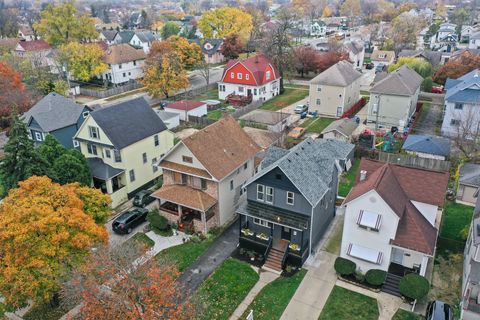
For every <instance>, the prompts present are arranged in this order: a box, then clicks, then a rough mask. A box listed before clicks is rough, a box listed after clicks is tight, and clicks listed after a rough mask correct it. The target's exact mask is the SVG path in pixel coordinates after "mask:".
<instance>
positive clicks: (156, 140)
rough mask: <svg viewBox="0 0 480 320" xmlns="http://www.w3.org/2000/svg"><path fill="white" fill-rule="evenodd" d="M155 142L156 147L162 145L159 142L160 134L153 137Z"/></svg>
mask: <svg viewBox="0 0 480 320" xmlns="http://www.w3.org/2000/svg"><path fill="white" fill-rule="evenodd" d="M153 142H154V144H155V147H157V146H158V145H159V144H160V140H158V134H156V135H154V136H153Z"/></svg>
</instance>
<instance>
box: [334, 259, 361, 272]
mask: <svg viewBox="0 0 480 320" xmlns="http://www.w3.org/2000/svg"><path fill="white" fill-rule="evenodd" d="M334 267H335V271H336V272H337V273H339V274H340V275H342V276H349V275H352V274H354V273H355V270H356V269H357V265H356V264H355V262H353V261H351V260H348V259H345V258H342V257H338V258H337V259H336V260H335V266H334Z"/></svg>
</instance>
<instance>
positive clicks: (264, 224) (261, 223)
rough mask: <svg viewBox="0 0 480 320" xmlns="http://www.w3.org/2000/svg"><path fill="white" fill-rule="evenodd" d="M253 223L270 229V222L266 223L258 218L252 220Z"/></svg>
mask: <svg viewBox="0 0 480 320" xmlns="http://www.w3.org/2000/svg"><path fill="white" fill-rule="evenodd" d="M253 223H255V224H258V225H260V226H263V227H267V228H270V227H271V226H272V223H271V222H268V221H266V220H263V219H259V218H253Z"/></svg>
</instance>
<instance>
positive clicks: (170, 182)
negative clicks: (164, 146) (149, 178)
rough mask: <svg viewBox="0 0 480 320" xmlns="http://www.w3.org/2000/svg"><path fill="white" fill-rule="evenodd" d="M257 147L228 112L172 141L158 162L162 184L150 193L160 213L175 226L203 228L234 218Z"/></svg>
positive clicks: (180, 227) (200, 230) (202, 230)
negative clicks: (171, 147)
mask: <svg viewBox="0 0 480 320" xmlns="http://www.w3.org/2000/svg"><path fill="white" fill-rule="evenodd" d="M259 151H260V147H259V146H258V145H257V144H256V143H255V142H254V141H253V140H252V139H251V138H250V136H248V134H247V133H246V132H245V131H243V129H242V127H241V126H240V125H239V124H238V123H237V121H236V120H235V119H234V118H232V117H231V116H226V117H224V118H222V119H220V120H219V121H217V122H215V123H213V124H211V125H209V126H208V127H205V128H203V129H202V130H200V131H198V132H196V133H194V134H193V135H191V136H189V137H187V138H185V139H183V140H182V141H180V142H179V143H177V144H176V145H175V147H174V148H173V149H171V150H170V151H169V152H168V153H167V154H166V155H165V156H164V157H162V159H161V160H160V162H159V164H158V166H159V167H160V168H161V169H162V170H163V186H162V187H161V188H160V189H159V190H157V191H155V192H154V193H153V194H152V196H153V197H154V198H157V199H159V204H160V207H159V209H160V214H161V215H162V216H164V217H166V218H167V219H168V220H169V221H170V223H171V224H176V225H178V228H179V229H180V230H193V231H197V232H204V233H206V232H208V231H209V230H210V229H211V228H213V227H216V226H223V225H225V224H228V223H230V222H231V221H233V220H234V219H235V217H236V216H235V209H236V208H237V207H238V206H239V205H240V203H242V202H243V201H244V200H245V194H244V189H243V186H244V184H245V182H246V181H247V180H249V179H250V178H251V177H252V176H253V175H254V173H255V155H256V154H257V152H259Z"/></svg>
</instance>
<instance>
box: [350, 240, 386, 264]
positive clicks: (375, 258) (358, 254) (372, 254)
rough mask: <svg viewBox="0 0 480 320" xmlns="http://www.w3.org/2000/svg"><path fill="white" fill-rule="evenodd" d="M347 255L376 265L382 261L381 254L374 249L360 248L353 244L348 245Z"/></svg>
mask: <svg viewBox="0 0 480 320" xmlns="http://www.w3.org/2000/svg"><path fill="white" fill-rule="evenodd" d="M347 254H348V255H349V256H352V257H354V258H358V259H362V260H365V261H368V262H372V263H376V264H381V263H382V259H383V253H382V252H380V251H377V250H375V249H370V248H366V247H362V246H359V245H357V244H353V243H350V244H349V245H348V249H347Z"/></svg>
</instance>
